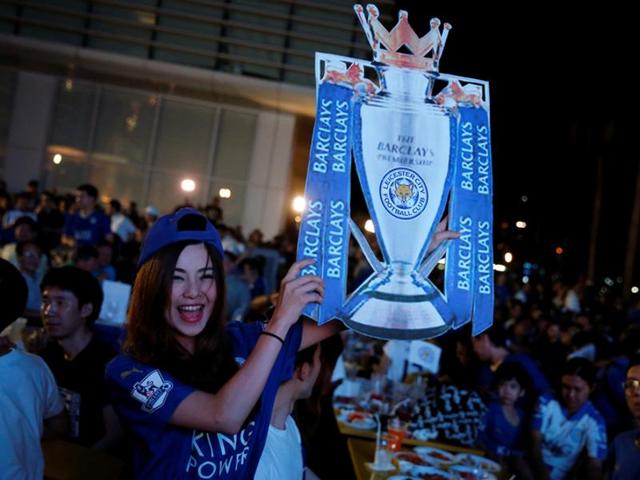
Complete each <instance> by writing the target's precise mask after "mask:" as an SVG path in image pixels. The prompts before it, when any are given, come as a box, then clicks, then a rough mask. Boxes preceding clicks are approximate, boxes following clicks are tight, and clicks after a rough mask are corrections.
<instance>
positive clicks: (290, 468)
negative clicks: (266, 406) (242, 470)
mask: <svg viewBox="0 0 640 480" xmlns="http://www.w3.org/2000/svg"><path fill="white" fill-rule="evenodd" d="M303 475H304V465H303V463H302V447H301V440H300V432H299V430H298V426H297V425H296V422H295V420H294V419H293V417H292V416H291V415H289V416H288V417H287V421H286V423H285V429H284V430H280V429H278V428H275V427H274V426H273V425H269V433H268V434H267V440H266V443H265V444H264V450H263V451H262V456H261V457H260V462H259V463H258V468H257V470H256V475H255V477H254V480H272V479H274V478H278V479H280V478H282V479H287V480H289V479H290V480H301V479H302V478H303Z"/></svg>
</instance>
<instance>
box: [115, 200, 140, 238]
mask: <svg viewBox="0 0 640 480" xmlns="http://www.w3.org/2000/svg"><path fill="white" fill-rule="evenodd" d="M109 218H110V219H111V233H114V234H116V235H118V237H120V240H122V242H123V243H127V242H128V241H129V240H131V239H132V238H133V237H134V235H135V233H136V226H135V225H134V224H133V222H132V221H131V219H130V218H129V217H127V216H126V215H125V214H124V213H122V205H121V204H120V202H119V201H118V200H111V201H110V202H109Z"/></svg>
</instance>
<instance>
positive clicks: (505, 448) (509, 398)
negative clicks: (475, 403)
mask: <svg viewBox="0 0 640 480" xmlns="http://www.w3.org/2000/svg"><path fill="white" fill-rule="evenodd" d="M528 384H529V376H528V374H527V371H526V370H525V369H524V368H523V367H522V366H521V365H520V364H518V363H516V362H510V363H503V364H502V365H500V366H499V367H498V369H497V370H496V374H495V377H494V385H495V387H496V393H497V399H495V400H492V401H491V402H490V403H489V405H488V406H487V412H486V413H485V415H484V418H483V420H482V425H481V428H480V432H479V436H478V440H479V442H480V445H481V446H482V448H483V449H484V450H486V451H487V452H488V453H489V454H491V455H492V456H494V457H496V458H498V459H500V460H502V459H503V457H510V456H513V455H518V454H521V453H522V451H523V448H524V444H523V438H522V435H523V432H524V425H525V421H526V417H525V412H524V411H523V410H522V408H520V407H519V406H516V402H517V401H518V400H519V399H521V398H522V397H523V396H524V394H525V391H526V387H527V385H528Z"/></svg>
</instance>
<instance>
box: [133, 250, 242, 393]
mask: <svg viewBox="0 0 640 480" xmlns="http://www.w3.org/2000/svg"><path fill="white" fill-rule="evenodd" d="M195 243H198V242H178V243H174V244H171V245H168V246H167V247H165V248H163V249H162V250H160V251H159V252H158V253H156V254H155V255H154V256H153V257H151V258H150V259H149V260H148V261H147V262H145V263H144V264H143V265H142V267H141V268H140V270H139V271H138V274H137V275H136V280H135V283H134V285H133V293H132V296H131V304H130V307H129V323H128V327H127V339H126V341H125V343H124V346H123V350H124V352H126V353H127V354H129V355H131V356H132V357H133V358H135V359H136V360H138V361H140V362H143V363H147V364H150V365H153V366H156V367H158V368H161V369H162V370H165V371H166V372H168V373H170V374H171V375H173V376H174V377H175V378H176V379H178V380H180V381H181V382H184V383H186V384H189V385H191V386H193V387H195V388H197V389H199V390H204V391H206V392H210V393H215V392H217V391H218V390H219V389H220V387H222V385H224V384H225V383H226V382H227V381H228V380H229V379H230V378H231V376H232V375H233V374H234V373H235V372H236V371H237V369H238V367H237V365H236V363H235V361H234V359H233V354H232V349H231V341H230V338H229V336H228V335H227V333H226V328H225V327H226V322H225V317H224V306H225V298H226V286H225V281H224V274H223V273H222V272H223V269H222V259H221V258H220V254H219V253H218V251H217V250H216V249H215V248H214V247H212V246H210V245H208V244H204V245H205V248H206V249H207V253H208V256H209V260H208V261H210V262H211V264H212V266H213V271H214V276H215V282H216V299H215V302H214V306H213V310H212V312H211V316H210V317H209V320H208V321H207V324H206V325H205V327H204V329H203V330H202V332H201V333H200V334H198V336H197V337H196V338H195V349H194V353H193V354H191V353H190V352H188V351H187V350H186V349H185V348H184V347H182V345H180V343H179V342H178V341H177V340H176V338H175V336H174V333H173V331H172V329H171V327H170V326H169V325H168V324H167V320H166V312H167V308H169V307H170V302H171V285H172V281H173V273H174V269H175V266H176V263H177V262H178V257H179V256H180V253H181V252H182V250H184V248H185V247H186V246H187V245H193V244H195Z"/></svg>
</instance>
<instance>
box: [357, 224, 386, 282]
mask: <svg viewBox="0 0 640 480" xmlns="http://www.w3.org/2000/svg"><path fill="white" fill-rule="evenodd" d="M349 227H350V228H351V234H352V235H353V238H355V239H356V242H358V245H360V248H361V249H362V253H363V254H364V258H366V259H367V262H369V265H371V268H373V271H374V272H375V273H380V272H382V271H383V270H384V266H383V265H382V263H381V262H380V260H378V257H376V254H375V253H373V250H372V249H371V246H370V245H369V242H367V239H366V238H365V236H364V234H363V233H362V230H360V227H358V225H357V224H356V222H354V221H353V219H352V218H350V219H349Z"/></svg>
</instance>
